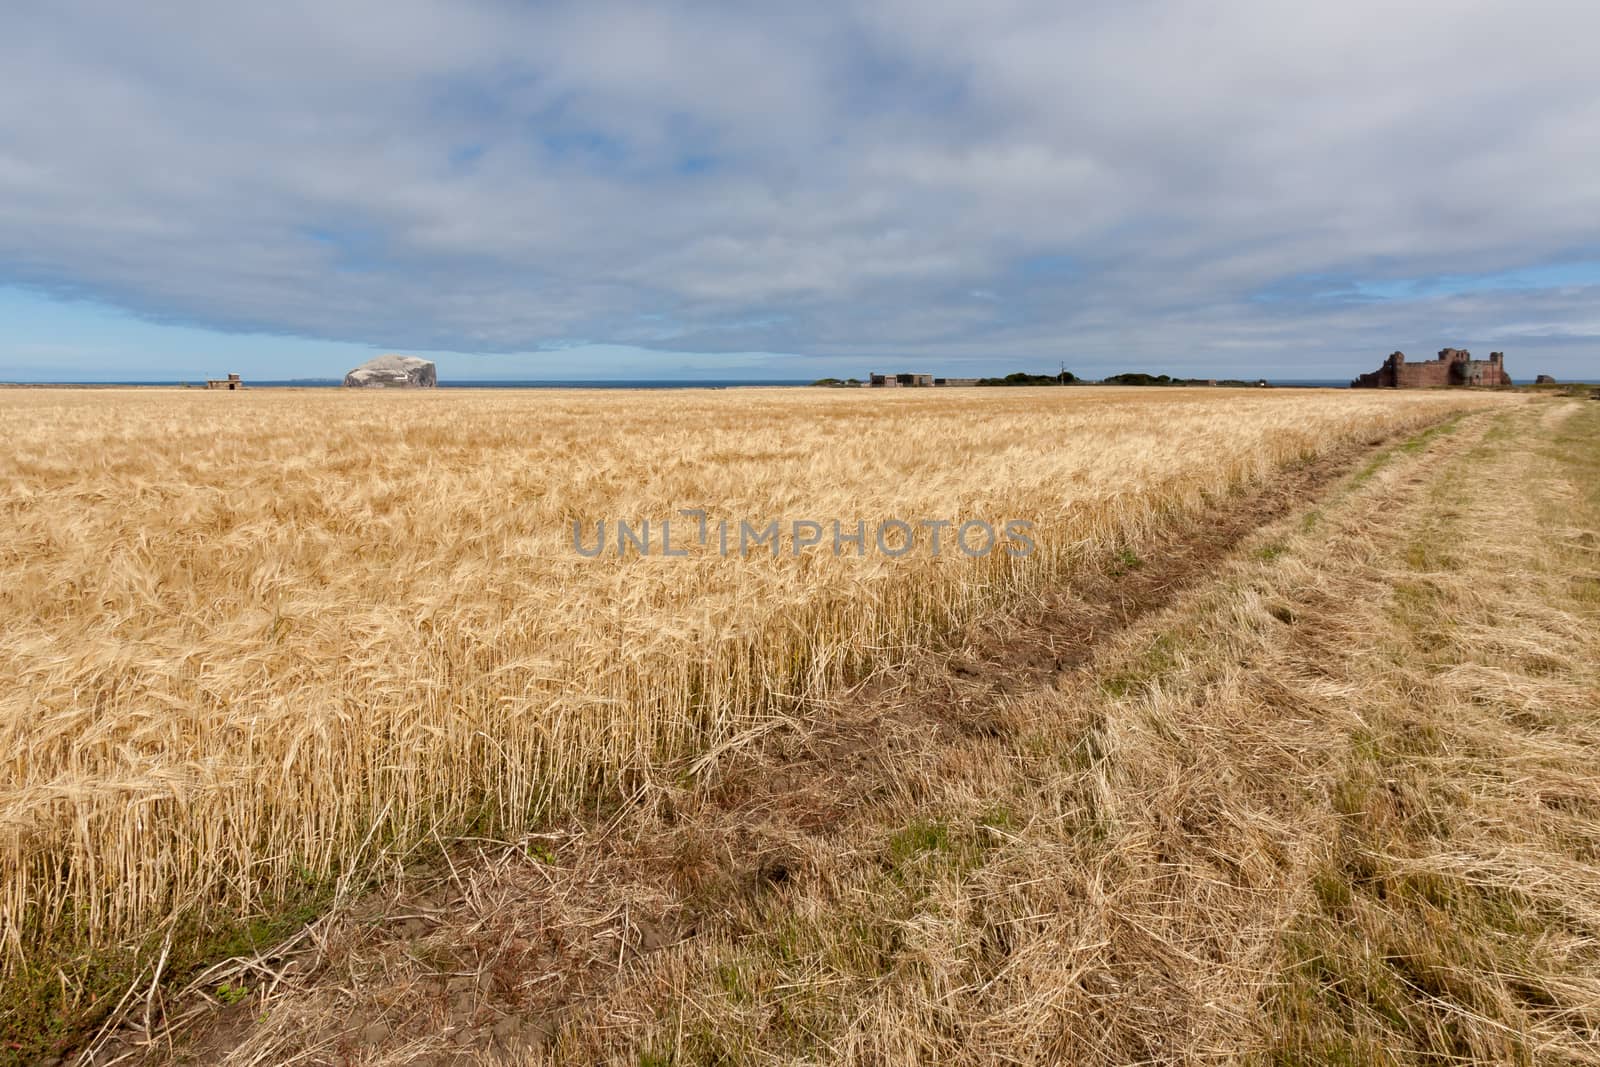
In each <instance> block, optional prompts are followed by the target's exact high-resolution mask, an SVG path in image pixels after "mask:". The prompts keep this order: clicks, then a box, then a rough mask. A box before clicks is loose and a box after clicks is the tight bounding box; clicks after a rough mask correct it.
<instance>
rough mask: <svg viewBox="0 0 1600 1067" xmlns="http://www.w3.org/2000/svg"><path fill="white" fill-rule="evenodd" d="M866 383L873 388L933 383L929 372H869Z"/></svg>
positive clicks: (929, 384) (922, 385) (908, 387)
mask: <svg viewBox="0 0 1600 1067" xmlns="http://www.w3.org/2000/svg"><path fill="white" fill-rule="evenodd" d="M867 384H868V385H869V386H871V387H873V388H875V389H915V388H920V387H927V386H932V385H933V375H931V374H876V373H874V374H869V375H868V376H867Z"/></svg>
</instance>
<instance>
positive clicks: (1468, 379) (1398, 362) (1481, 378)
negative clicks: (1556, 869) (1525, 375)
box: [1350, 348, 1511, 389]
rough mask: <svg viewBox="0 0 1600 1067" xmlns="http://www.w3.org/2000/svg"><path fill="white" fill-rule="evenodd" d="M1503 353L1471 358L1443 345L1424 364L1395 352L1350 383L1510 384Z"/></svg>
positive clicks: (1362, 385) (1421, 385) (1395, 386)
mask: <svg viewBox="0 0 1600 1067" xmlns="http://www.w3.org/2000/svg"><path fill="white" fill-rule="evenodd" d="M1510 384H1511V377H1510V376H1509V375H1508V374H1506V364H1505V353H1504V352H1491V353H1489V358H1488V359H1473V358H1472V353H1471V352H1468V351H1467V350H1466V349H1464V348H1445V349H1441V350H1440V351H1439V358H1438V359H1433V360H1428V361H1427V362H1425V363H1407V362H1406V354H1405V353H1404V352H1395V353H1393V354H1392V355H1390V356H1389V358H1388V359H1386V360H1384V361H1383V366H1381V367H1379V368H1378V369H1377V370H1375V371H1372V372H1371V373H1370V374H1363V375H1361V377H1359V378H1357V379H1355V380H1354V381H1352V382H1351V383H1350V387H1351V388H1352V389H1440V388H1444V387H1446V386H1466V385H1495V386H1499V385H1510Z"/></svg>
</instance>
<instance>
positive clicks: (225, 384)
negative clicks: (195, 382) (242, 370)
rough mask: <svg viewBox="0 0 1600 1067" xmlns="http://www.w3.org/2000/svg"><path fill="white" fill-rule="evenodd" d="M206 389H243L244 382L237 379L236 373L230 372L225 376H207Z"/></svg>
mask: <svg viewBox="0 0 1600 1067" xmlns="http://www.w3.org/2000/svg"><path fill="white" fill-rule="evenodd" d="M206 388H207V389H243V388H244V382H242V381H240V380H239V376H238V375H237V374H230V375H228V376H227V377H226V378H207V379H206Z"/></svg>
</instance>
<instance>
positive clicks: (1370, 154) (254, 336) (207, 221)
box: [0, 0, 1600, 381]
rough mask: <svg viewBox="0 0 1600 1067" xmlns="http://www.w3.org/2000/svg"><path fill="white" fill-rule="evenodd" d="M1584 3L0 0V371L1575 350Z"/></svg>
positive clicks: (614, 373) (537, 372)
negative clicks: (403, 357) (400, 362)
mask: <svg viewBox="0 0 1600 1067" xmlns="http://www.w3.org/2000/svg"><path fill="white" fill-rule="evenodd" d="M1597 42H1600V5H1596V4H1594V3H1593V2H1592V0H1521V2H1515V3H1513V2H1510V0H1504V2H1502V0H1495V2H1476V0H1450V2H1440V0H1414V2H1408V3H1405V4H1395V3H1392V2H1385V3H1381V4H1380V3H1377V2H1372V0H1347V2H1344V3H1340V4H1316V5H1308V4H1289V3H1284V2H1283V0H1209V2H1207V3H1203V4H1200V3H1194V2H1193V0H1082V2H1077V3H1062V2H1060V0H1049V2H1037V3H1036V2H1031V0H1017V2H1013V0H986V2H984V3H961V4H956V3H945V2H942V0H875V2H874V3H872V4H855V3H834V2H830V0H813V2H810V3H805V4H789V5H760V4H732V3H729V4H723V3H717V2H714V0H706V2H697V3H681V4H670V3H662V2H656V3H649V4H628V3H611V2H607V0H587V2H584V3H573V4H566V3H531V2H528V3H521V2H519V3H512V2H475V0H453V2H449V3H442V2H441V3H432V2H423V0H381V2H377V0H344V2H341V3H338V4H326V3H311V2H300V0H284V2H280V3H274V4H257V5H235V4H215V3H200V2H194V3H188V2H182V0H176V2H164V3H161V4H114V3H110V2H109V0H103V2H96V3H89V2H78V0H13V2H10V3H7V4H5V5H3V6H0V70H3V71H4V72H5V75H4V79H3V91H0V380H36V381H37V380H141V379H197V378H201V377H206V376H208V375H210V376H216V375H220V374H223V373H226V372H229V371H236V372H240V373H242V374H244V375H245V376H246V377H247V378H271V379H284V378H317V377H322V378H326V377H338V376H341V375H342V374H343V373H344V372H345V371H346V370H348V369H349V368H350V367H352V366H354V365H356V364H357V363H360V362H362V361H364V360H365V359H368V358H371V357H372V356H373V355H376V354H378V353H380V352H404V353H411V354H418V355H424V356H426V357H428V358H431V359H434V360H435V361H436V362H437V363H438V365H439V374H440V377H441V378H442V379H445V380H448V379H451V378H455V379H458V380H460V379H469V378H470V379H484V378H543V379H595V378H629V377H632V378H696V377H702V378H748V379H762V378H771V379H808V378H812V377H820V376H823V375H838V376H846V375H855V376H864V375H865V374H866V372H868V371H869V370H880V371H881V370H926V371H932V372H935V373H941V372H942V373H949V374H983V373H1005V372H1008V371H1012V370H1018V369H1026V370H1033V371H1047V370H1054V369H1056V368H1057V367H1058V366H1059V365H1060V364H1061V363H1063V362H1064V363H1065V364H1066V366H1067V367H1068V368H1069V369H1072V370H1074V371H1076V372H1077V373H1079V374H1081V375H1086V376H1090V377H1097V376H1100V375H1103V374H1106V373H1114V372H1117V371H1126V370H1146V371H1150V372H1153V373H1170V374H1176V375H1195V376H1205V377H1212V376H1252V377H1253V376H1258V375H1264V376H1268V377H1280V378H1341V377H1349V376H1351V375H1354V374H1355V373H1357V372H1359V371H1363V370H1370V369H1373V368H1375V367H1376V366H1377V365H1378V364H1379V363H1380V362H1381V361H1382V359H1383V357H1384V356H1385V355H1386V354H1387V353H1389V352H1390V351H1393V350H1395V349H1401V350H1404V351H1405V352H1407V353H1408V355H1410V356H1411V357H1412V358H1424V357H1427V356H1431V355H1432V354H1433V353H1434V352H1436V351H1437V350H1438V349H1440V348H1444V347H1447V346H1448V347H1459V348H1470V349H1472V350H1474V352H1475V353H1478V352H1480V351H1482V352H1484V353H1487V351H1488V350H1490V349H1493V350H1496V351H1504V352H1505V353H1506V361H1507V366H1508V368H1509V369H1510V371H1511V373H1512V375H1513V376H1514V377H1522V378H1531V377H1532V376H1533V375H1534V374H1535V373H1549V374H1553V375H1556V376H1557V377H1564V378H1578V377H1588V378H1596V377H1600V43H1597Z"/></svg>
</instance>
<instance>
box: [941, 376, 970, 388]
mask: <svg viewBox="0 0 1600 1067" xmlns="http://www.w3.org/2000/svg"><path fill="white" fill-rule="evenodd" d="M933 384H934V385H936V386H946V387H954V386H968V385H977V384H978V379H976V378H935V379H934V380H933Z"/></svg>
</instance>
